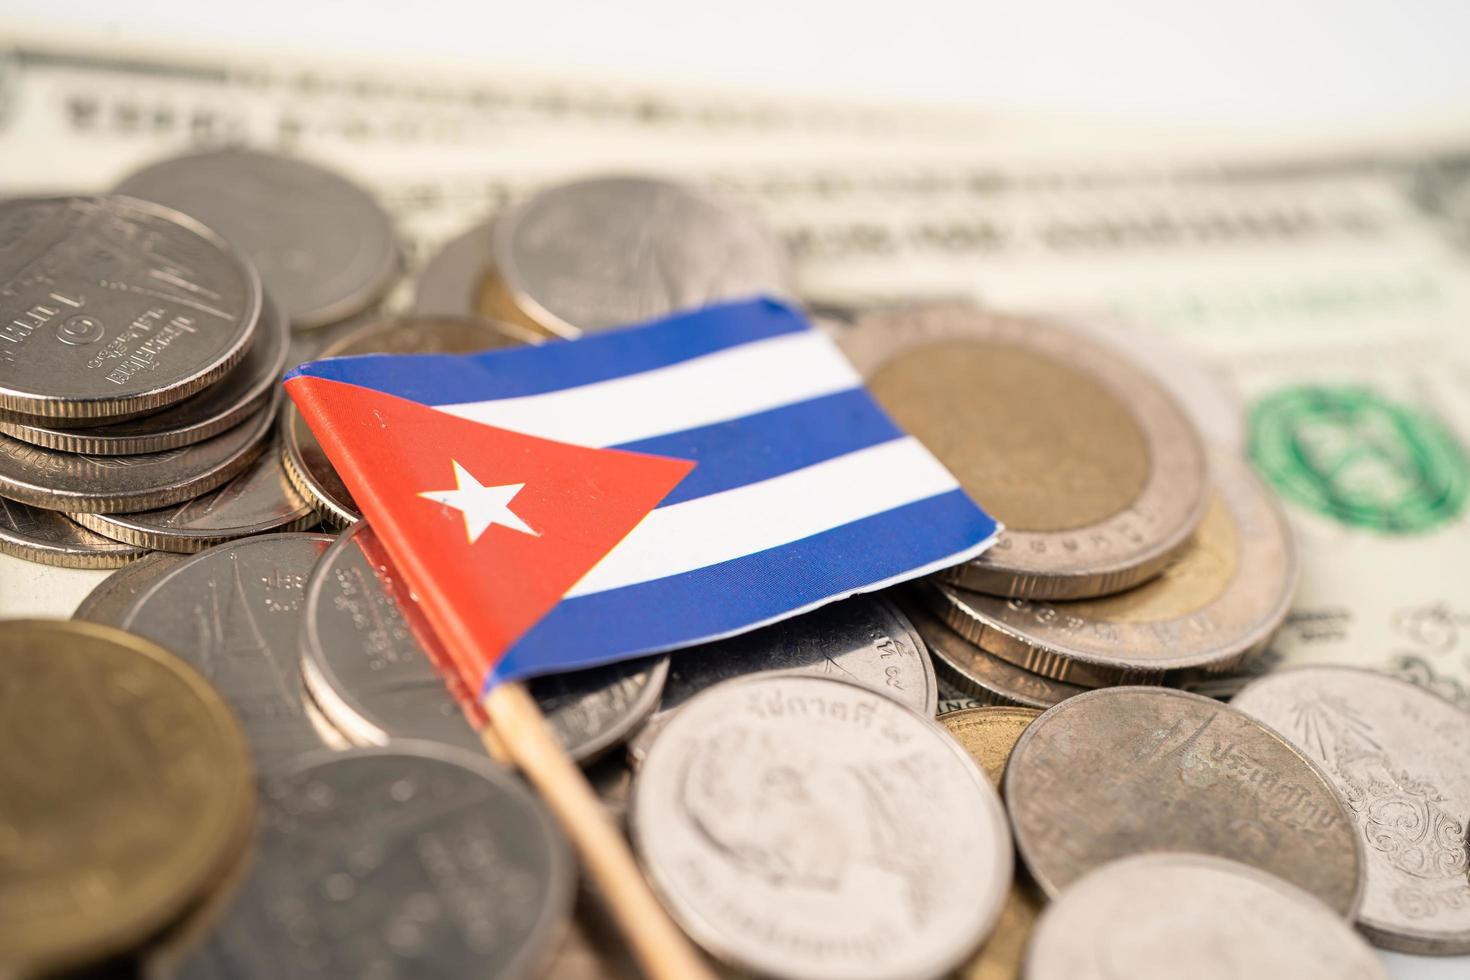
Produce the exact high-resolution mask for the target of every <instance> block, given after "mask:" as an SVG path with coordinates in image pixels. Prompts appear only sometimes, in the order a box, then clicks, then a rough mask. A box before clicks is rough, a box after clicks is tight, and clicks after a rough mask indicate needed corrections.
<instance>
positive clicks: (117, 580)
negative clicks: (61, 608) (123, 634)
mask: <svg viewBox="0 0 1470 980" xmlns="http://www.w3.org/2000/svg"><path fill="white" fill-rule="evenodd" d="M183 560H184V556H183V555H176V554H173V553H171V552H167V551H150V552H148V553H147V554H145V555H143V557H141V558H139V559H138V560H137V561H132V562H129V563H128V564H126V565H124V566H123V567H122V568H119V569H118V570H117V571H115V572H113V573H112V574H111V575H109V576H107V578H105V579H103V580H102V581H101V582H100V583H98V585H97V587H96V588H94V589H93V590H92V591H91V592H88V593H87V595H86V596H85V597H84V598H83V599H82V601H81V604H80V605H78V606H77V608H76V611H75V612H73V613H72V614H71V618H72V619H82V620H86V621H87V622H90V623H101V624H102V625H104V626H116V625H117V624H118V623H120V622H122V615H123V612H125V611H126V610H127V608H128V606H130V605H132V602H133V599H135V598H136V597H137V595H138V593H139V592H141V591H143V589H145V588H147V587H148V586H149V585H151V584H152V583H153V582H155V581H157V580H158V578H159V577H160V576H162V575H163V574H164V573H165V572H167V571H168V570H169V569H170V568H172V567H173V566H175V565H177V564H178V563H179V562H181V561H183Z"/></svg>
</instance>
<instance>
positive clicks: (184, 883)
mask: <svg viewBox="0 0 1470 980" xmlns="http://www.w3.org/2000/svg"><path fill="white" fill-rule="evenodd" d="M0 745H3V746H5V752H4V757H3V760H0V827H3V828H4V837H3V840H4V846H0V921H3V922H4V923H5V927H4V928H3V929H0V974H5V975H7V976H9V975H16V976H31V975H35V974H39V973H41V972H49V971H52V970H58V969H60V968H63V967H68V966H79V965H83V964H85V963H87V962H92V961H96V960H100V959H102V958H104V957H105V956H107V955H109V954H114V953H118V952H121V951H122V950H124V949H128V948H131V947H133V946H135V945H137V944H138V943H140V942H141V941H142V940H143V939H145V938H146V937H148V936H149V935H151V934H152V933H154V932H156V931H157V930H159V929H160V928H162V927H163V926H165V925H167V924H168V923H169V922H171V921H173V920H174V919H175V918H176V917H177V916H178V915H179V914H180V913H181V912H182V911H183V910H184V909H185V908H186V907H187V906H188V905H189V903H190V902H192V901H194V900H196V899H197V898H198V897H199V896H200V893H201V891H202V889H203V888H204V887H205V886H206V885H207V884H209V883H212V880H213V879H214V878H215V877H217V876H218V875H219V874H220V873H222V871H223V869H224V868H225V866H226V865H227V864H228V860H229V859H230V858H231V857H232V856H233V854H232V850H231V849H232V848H234V849H236V850H237V849H238V845H239V843H240V841H241V839H242V836H243V835H242V828H244V827H247V826H248V825H249V822H250V819H251V814H252V803H251V800H252V797H253V794H252V792H251V785H250V762H249V757H248V756H247V755H246V751H245V743H244V740H243V739H242V738H241V736H240V731H239V728H238V726H237V725H236V724H235V722H234V720H233V719H232V718H231V717H230V713H229V710H228V709H227V708H226V707H225V705H224V703H223V702H222V701H221V700H220V698H219V696H218V695H217V694H216V693H215V692H214V691H213V690H211V689H210V687H209V685H208V684H206V683H204V681H203V680H202V679H201V678H200V677H199V675H198V674H196V673H195V672H194V671H192V670H189V669H188V668H186V667H185V666H184V665H183V664H181V663H180V662H179V661H178V660H177V659H176V658H174V657H173V656H171V655H169V654H168V653H167V652H166V651H164V650H162V649H160V648H159V647H158V646H156V645H154V644H153V643H150V642H148V641H147V640H144V639H142V638H140V637H136V636H131V635H128V634H126V633H123V632H121V631H119V630H116V629H112V628H110V627H105V626H98V625H96V624H92V623H77V622H67V621H61V620H56V621H44V620H10V621H7V622H5V623H0Z"/></svg>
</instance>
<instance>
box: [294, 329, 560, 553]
mask: <svg viewBox="0 0 1470 980" xmlns="http://www.w3.org/2000/svg"><path fill="white" fill-rule="evenodd" d="M538 340H539V338H538V337H536V336H535V335H534V334H532V333H530V332H529V331H526V330H524V329H523V328H521V327H516V326H512V325H510V324H505V323H498V322H496V321H494V320H479V319H475V318H474V317H441V316H431V317H420V316H410V317H400V318H397V319H391V320H378V321H375V322H373V323H369V324H366V325H364V326H363V327H362V329H360V330H358V331H357V332H355V333H352V334H349V335H347V336H345V337H343V338H342V339H341V340H339V341H337V343H335V344H332V345H331V346H329V347H328V348H327V349H325V350H323V351H322V352H321V353H320V354H319V355H317V356H318V357H319V358H327V357H350V356H353V355H355V354H467V353H471V352H474V351H481V350H494V349H498V348H501V347H517V346H519V345H521V344H525V343H534V342H537V341H538ZM280 431H281V459H282V460H283V463H284V466H285V469H286V476H287V478H288V479H290V481H291V483H292V485H293V486H295V487H296V489H297V491H298V492H300V494H301V495H302V496H303V497H305V498H306V499H307V500H309V501H311V502H312V504H313V505H314V506H315V507H316V508H317V509H318V510H319V511H321V513H322V518H323V519H324V520H325V521H326V522H327V523H328V524H330V525H331V526H332V527H335V528H337V529H339V530H340V529H341V528H344V527H347V526H348V525H350V524H353V523H355V522H356V521H358V520H359V519H360V517H361V515H359V514H358V512H357V504H356V502H355V501H354V500H353V499H352V495H351V494H350V493H348V492H347V487H346V485H345V484H343V482H342V478H341V477H340V476H338V475H337V471H336V470H335V469H333V467H332V461H331V460H330V459H328V458H327V454H326V452H325V451H324V450H323V449H322V446H321V443H319V442H317V439H316V436H315V435H313V434H312V431H311V427H310V426H309V425H307V424H306V419H305V418H303V417H302V415H301V412H299V411H298V410H297V409H296V406H295V405H293V404H291V403H290V402H289V401H288V402H287V403H286V407H285V408H284V409H283V410H282V413H281V426H280Z"/></svg>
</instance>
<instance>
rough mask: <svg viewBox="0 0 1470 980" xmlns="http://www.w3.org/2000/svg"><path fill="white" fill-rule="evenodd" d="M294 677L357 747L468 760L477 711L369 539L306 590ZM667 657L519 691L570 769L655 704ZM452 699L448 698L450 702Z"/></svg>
mask: <svg viewBox="0 0 1470 980" xmlns="http://www.w3.org/2000/svg"><path fill="white" fill-rule="evenodd" d="M300 649H301V661H302V673H303V675H304V676H305V679H306V684H307V687H308V688H309V689H310V691H311V692H312V694H313V695H314V696H315V698H316V699H317V702H318V703H319V704H320V705H321V707H322V710H323V712H325V713H326V715H327V717H328V718H329V719H330V720H331V721H332V723H333V725H335V726H336V727H337V728H338V729H339V730H341V731H342V732H343V733H344V734H345V735H346V736H347V737H348V739H350V740H351V741H352V742H353V743H355V744H357V745H383V744H386V743H388V742H389V740H397V739H401V738H412V739H425V740H429V741H433V742H441V743H444V744H448V745H453V746H460V747H464V748H470V749H473V750H475V751H480V737H479V735H478V734H477V731H478V729H479V728H482V727H484V724H485V716H484V711H483V709H482V708H481V707H480V705H479V702H478V700H477V699H476V697H475V696H474V695H475V692H472V691H469V690H467V689H465V688H464V687H463V686H462V685H460V684H458V683H457V680H458V675H457V674H455V672H454V670H453V668H452V667H449V668H446V669H445V670H442V671H441V670H440V669H438V668H437V667H436V666H435V664H441V665H443V664H448V662H449V661H448V654H447V653H445V652H444V651H443V650H442V649H441V648H440V646H439V644H438V641H437V640H436V639H435V637H434V634H433V632H432V630H431V629H430V628H429V627H428V625H427V624H426V623H425V622H424V619H423V615H422V613H420V612H419V608H418V599H417V598H416V597H414V596H413V594H412V593H411V592H410V591H409V590H408V588H407V586H406V585H405V584H404V582H403V580H402V579H401V578H400V577H399V575H398V573H397V571H396V569H394V567H393V565H392V561H391V560H390V559H389V557H388V555H387V552H386V551H384V549H383V547H382V545H381V544H379V543H378V540H377V537H376V536H375V535H374V533H373V530H372V528H370V527H368V526H367V525H364V524H359V525H356V526H354V527H353V528H352V529H351V530H349V531H348V532H347V533H346V534H343V535H342V536H341V537H339V538H338V539H337V541H336V543H335V544H333V546H332V547H331V549H330V550H328V551H327V553H326V554H325V555H323V556H322V560H321V562H320V563H319V564H318V565H317V567H316V569H315V571H314V572H313V573H312V576H311V579H310V581H309V582H308V583H307V587H306V605H305V612H304V616H303V620H302V628H301V634H300ZM668 669H669V668H668V658H667V657H654V658H650V659H643V660H636V661H630V662H627V663H621V664H610V665H608V666H606V667H597V668H593V669H591V670H580V671H576V672H574V673H570V674H561V675H557V676H554V677H543V678H537V679H535V680H533V681H531V682H530V684H529V688H530V691H531V694H532V695H533V696H534V697H535V698H536V700H537V702H538V703H539V704H540V706H541V710H542V713H543V714H545V715H546V720H547V722H548V723H549V724H550V725H551V728H552V731H554V732H555V733H556V736H557V738H558V739H559V740H560V741H561V743H562V745H563V746H564V747H565V748H566V750H567V752H568V753H569V754H570V755H571V756H572V758H573V759H576V760H577V761H579V762H587V761H590V760H592V759H594V758H596V757H597V756H599V755H601V754H602V753H603V752H606V751H607V750H608V749H610V748H612V747H613V746H614V745H618V744H620V743H621V742H622V741H623V739H625V738H626V737H627V736H628V733H629V732H631V731H632V730H633V729H634V728H636V727H637V726H638V725H639V724H640V723H641V722H642V721H643V720H644V719H645V718H647V717H648V715H649V713H650V712H651V711H653V709H654V707H655V705H657V704H658V699H659V692H660V691H662V690H663V686H664V678H665V676H666V675H667V674H668ZM451 689H452V691H451Z"/></svg>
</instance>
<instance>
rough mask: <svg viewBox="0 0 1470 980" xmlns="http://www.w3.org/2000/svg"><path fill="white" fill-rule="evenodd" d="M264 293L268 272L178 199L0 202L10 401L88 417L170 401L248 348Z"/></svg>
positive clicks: (8, 406)
mask: <svg viewBox="0 0 1470 980" xmlns="http://www.w3.org/2000/svg"><path fill="white" fill-rule="evenodd" d="M261 302H262V296H261V288H260V279H259V277H257V276H256V274H255V271H254V270H253V269H252V268H251V267H250V266H249V265H248V264H247V263H246V262H244V261H242V260H241V258H240V257H239V256H238V255H237V254H235V252H233V251H232V250H231V249H230V247H229V246H228V245H226V244H225V243H224V241H223V240H222V239H221V238H219V236H217V235H215V234H214V232H212V231H210V230H209V229H208V228H205V227H204V226H203V225H201V224H199V223H198V222H196V221H194V220H193V219H192V218H188V217H186V216H184V215H182V214H178V213H177V212H174V211H170V210H168V209H167V208H163V207H159V206H157V205H154V204H148V203H145V202H143V201H134V200H130V199H128V198H121V197H70V198H66V197H62V198H13V199H11V200H8V201H4V202H0V410H5V411H9V412H14V413H21V414H22V415H24V416H33V417H40V418H43V419H50V420H52V422H51V424H52V425H56V424H60V423H59V422H58V421H57V420H60V419H70V420H72V421H73V422H74V423H76V424H80V425H87V424H95V422H96V421H97V420H101V419H108V418H118V417H124V416H128V415H135V414H137V413H139V412H147V411H151V410H153V409H158V408H162V407H164V406H165V405H171V404H173V403H174V402H177V401H180V400H182V399H184V398H187V397H189V396H190V395H192V394H194V393H195V392H197V391H200V390H202V389H203V388H205V387H206V386H207V385H209V384H211V383H212V382H214V381H215V380H216V379H218V378H219V377H221V376H222V375H223V374H224V373H225V372H226V371H228V370H229V369H230V368H231V367H233V366H234V364H235V362H236V361H238V360H239V359H240V358H241V356H243V355H244V353H245V349H246V348H247V347H248V346H249V344H250V340H251V338H252V336H253V335H254V332H255V329H256V324H257V322H258V321H259V319H260V314H261ZM22 421H26V422H35V421H36V419H35V418H24V419H22Z"/></svg>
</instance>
